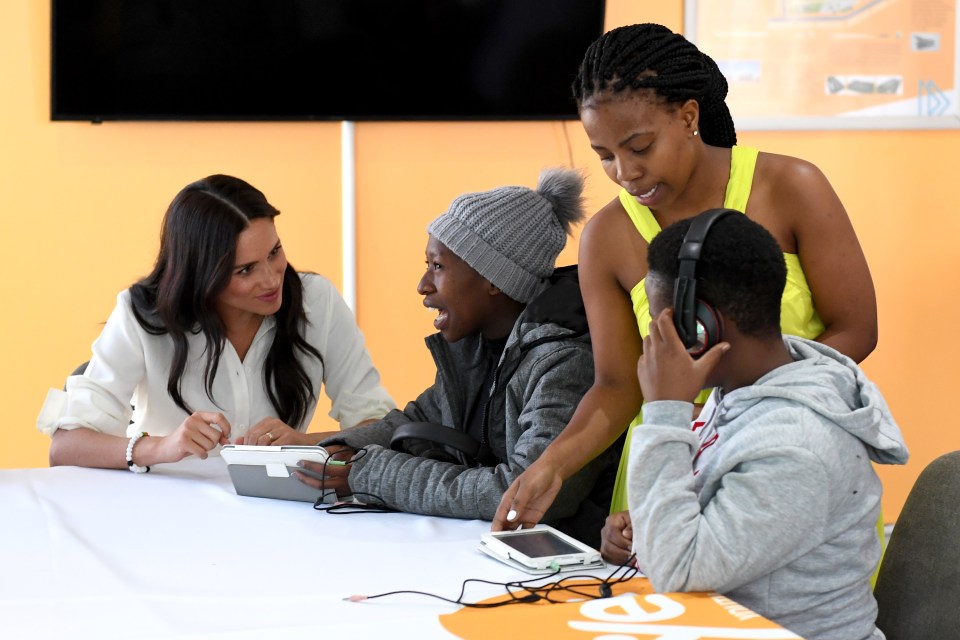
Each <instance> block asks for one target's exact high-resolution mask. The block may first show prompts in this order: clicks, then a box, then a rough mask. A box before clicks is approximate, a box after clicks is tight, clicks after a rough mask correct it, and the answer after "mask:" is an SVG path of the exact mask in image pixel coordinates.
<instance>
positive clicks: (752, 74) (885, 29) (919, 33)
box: [685, 0, 960, 126]
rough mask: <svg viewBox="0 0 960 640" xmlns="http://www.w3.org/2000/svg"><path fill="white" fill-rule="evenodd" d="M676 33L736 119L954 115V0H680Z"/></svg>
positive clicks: (958, 111) (956, 111) (919, 118)
mask: <svg viewBox="0 0 960 640" xmlns="http://www.w3.org/2000/svg"><path fill="white" fill-rule="evenodd" d="M685 31H686V33H687V35H688V37H689V38H690V39H691V40H692V41H694V42H695V43H696V44H697V46H698V47H699V48H700V49H701V50H702V51H704V52H705V53H707V54H708V55H710V57H712V58H713V59H714V60H715V61H716V62H717V64H718V65H719V67H720V70H721V71H722V72H723V74H724V76H726V78H727V80H728V83H729V85H730V92H729V95H728V96H727V104H728V105H729V107H730V111H731V113H732V115H733V117H734V120H735V121H736V122H737V123H738V126H739V124H740V123H741V122H742V121H747V120H749V119H754V118H776V119H778V120H779V121H780V122H781V123H789V121H790V120H791V119H798V118H821V119H823V118H842V120H843V121H856V120H858V119H865V118H870V117H897V118H904V117H910V118H912V119H914V120H916V121H918V122H922V121H923V120H925V119H926V120H927V121H929V120H931V119H936V118H938V117H957V116H958V115H960V108H958V101H957V74H958V70H957V62H956V61H957V41H956V40H957V3H956V2H955V0H829V1H823V0H817V1H814V0H785V1H781V2H771V1H770V0H765V1H760V0H711V1H710V2H691V1H690V0H688V2H687V15H686V29H685Z"/></svg>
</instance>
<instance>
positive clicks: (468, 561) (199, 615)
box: [0, 458, 529, 640]
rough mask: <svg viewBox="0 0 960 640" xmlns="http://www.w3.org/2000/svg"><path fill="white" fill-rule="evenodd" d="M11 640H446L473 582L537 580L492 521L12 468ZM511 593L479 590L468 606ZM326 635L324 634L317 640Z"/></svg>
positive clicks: (219, 469)
mask: <svg viewBox="0 0 960 640" xmlns="http://www.w3.org/2000/svg"><path fill="white" fill-rule="evenodd" d="M0 514H2V515H0V638H4V639H10V640H14V639H20V638H57V639H58V640H60V639H64V638H97V639H110V638H124V639H127V638H171V637H173V638H231V639H232V638H280V637H287V638H290V637H297V638H299V637H311V638H325V637H334V636H327V635H326V634H337V636H336V637H341V638H371V637H385V638H418V639H420V638H438V637H439V638H450V637H453V636H452V635H451V634H449V633H448V632H447V631H446V630H445V629H444V628H443V627H442V626H441V625H440V623H439V621H438V615H439V614H442V613H450V612H452V611H455V610H456V609H457V607H455V606H453V605H448V604H445V603H443V602H440V601H438V600H433V599H430V598H426V597H422V596H411V595H402V596H394V597H388V598H383V599H376V600H372V601H368V602H364V603H351V602H345V601H344V600H343V598H344V597H346V596H349V595H351V594H374V593H381V592H386V591H393V590H398V589H414V590H422V591H429V592H432V593H437V594H440V595H444V596H446V597H450V598H455V597H456V595H457V593H458V592H459V590H460V584H461V581H462V580H463V579H464V578H467V577H481V578H486V579H490V580H497V581H501V582H502V581H506V580H515V579H521V578H526V577H529V576H526V574H522V573H519V572H517V571H515V570H513V569H511V568H509V567H507V566H505V565H501V564H500V563H498V562H496V561H495V560H492V559H491V558H488V557H487V556H485V555H483V554H481V553H480V552H479V551H477V550H476V548H477V544H478V542H479V539H480V534H481V533H483V532H484V531H487V530H488V529H489V523H488V522H482V521H464V520H455V519H450V518H432V517H425V516H417V515H410V514H398V513H391V514H374V513H363V514H359V515H332V514H326V513H321V512H318V511H315V510H314V509H313V508H312V505H310V504H308V503H305V502H288V501H283V500H269V499H261V498H248V497H241V496H237V495H236V493H235V492H234V489H233V485H232V484H231V483H230V480H229V477H228V475H227V473H226V469H225V466H224V464H223V461H222V459H220V458H211V459H209V460H207V461H200V460H197V459H191V460H188V461H184V462H182V463H178V464H176V465H160V466H157V467H155V468H154V469H153V471H151V473H149V474H146V475H136V474H133V473H129V472H127V471H108V470H97V469H80V468H75V467H57V468H52V469H17V470H0ZM498 593H500V592H499V591H498V590H497V589H495V588H492V587H491V588H485V587H478V588H476V589H472V590H470V591H468V598H469V599H470V600H477V599H481V598H484V597H489V596H491V595H496V594H498ZM321 634H323V635H321Z"/></svg>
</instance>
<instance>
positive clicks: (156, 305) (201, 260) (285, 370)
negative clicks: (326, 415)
mask: <svg viewBox="0 0 960 640" xmlns="http://www.w3.org/2000/svg"><path fill="white" fill-rule="evenodd" d="M279 214H280V211H278V210H277V209H276V208H274V207H273V206H272V205H271V204H270V203H269V202H267V199H266V197H265V196H264V195H263V193H261V192H260V191H259V190H257V189H255V188H254V187H252V186H250V185H249V184H247V183H246V182H244V181H243V180H240V179H239V178H234V177H231V176H224V175H213V176H209V177H207V178H204V179H202V180H198V181H196V182H194V183H192V184H189V185H187V186H186V187H184V188H183V189H182V190H181V191H180V193H178V194H177V195H176V197H175V198H174V199H173V202H171V203H170V206H169V207H168V208H167V213H166V215H165V216H164V218H163V230H162V232H161V235H160V253H159V254H158V255H157V261H156V264H155V265H154V267H153V271H152V272H150V274H149V275H148V276H146V277H145V278H143V279H141V280H140V281H138V282H137V283H136V284H134V285H133V286H132V287H130V293H131V298H132V306H133V314H134V316H135V317H136V319H137V322H139V323H140V326H142V327H143V328H144V330H145V331H147V332H148V333H151V334H153V335H163V334H169V336H170V338H171V339H172V340H173V344H174V352H173V358H172V359H171V363H170V377H169V378H168V380H167V391H168V392H169V393H170V396H171V397H172V398H173V401H174V402H175V403H176V404H177V406H178V407H180V408H181V409H183V410H184V411H186V412H187V413H188V414H189V413H192V412H193V410H192V409H191V408H190V407H188V406H187V404H186V402H184V400H183V395H182V394H181V391H180V383H181V381H182V379H183V372H184V368H185V366H186V362H187V349H188V343H187V335H188V334H197V333H203V335H204V338H205V339H206V349H205V350H204V352H205V353H206V367H205V372H204V386H205V388H206V392H207V397H208V398H210V400H211V401H214V399H213V380H214V378H215V377H216V375H217V367H218V366H219V364H220V356H221V354H222V353H223V348H224V343H225V341H226V330H225V327H224V324H223V321H222V320H221V318H220V316H219V315H218V314H217V311H216V306H215V305H216V301H217V297H218V296H219V295H220V293H221V292H222V291H223V290H224V289H225V288H226V287H227V285H228V284H229V282H230V277H231V272H232V270H233V265H234V260H235V258H236V252H237V237H238V236H239V235H240V233H241V232H242V231H243V230H244V229H246V228H247V227H248V226H249V225H250V221H251V220H256V219H258V218H269V219H271V220H272V219H273V218H274V217H276V216H277V215H279ZM274 317H275V318H276V323H277V324H276V333H275V334H274V338H273V344H272V345H271V346H270V351H269V353H268V354H267V358H266V362H265V365H264V370H263V379H264V384H265V386H266V389H267V393H268V394H269V396H270V402H271V404H273V407H274V409H276V411H277V415H278V416H279V418H280V419H281V420H283V421H284V422H285V423H287V424H289V425H290V426H292V427H294V428H297V427H298V426H299V425H300V423H301V422H303V420H304V418H305V417H306V414H307V407H308V406H309V404H310V403H311V402H313V401H314V400H315V399H316V391H315V389H314V383H313V381H311V380H310V377H309V376H308V375H307V372H306V369H305V368H304V366H303V365H302V364H301V363H300V361H299V360H298V359H297V357H296V356H297V351H300V352H303V353H304V354H307V355H310V356H313V357H316V358H318V359H320V360H321V362H322V360H323V358H322V357H321V355H320V352H319V351H317V350H316V349H315V348H314V347H313V346H311V345H310V344H309V343H308V342H307V341H306V340H305V339H304V337H303V331H304V327H305V324H306V322H307V320H306V316H305V315H304V311H303V285H302V283H301V282H300V277H299V276H298V275H297V272H296V271H295V270H294V268H293V267H292V266H291V265H290V264H289V263H287V268H286V271H285V272H284V276H283V302H282V303H281V305H280V310H279V311H277V313H276V314H275V316H274ZM214 402H215V401H214Z"/></svg>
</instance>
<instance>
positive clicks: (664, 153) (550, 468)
mask: <svg viewBox="0 0 960 640" xmlns="http://www.w3.org/2000/svg"><path fill="white" fill-rule="evenodd" d="M573 93H574V97H575V98H576V100H577V103H578V105H579V110H580V121H581V123H582V124H583V127H584V130H585V131H586V133H587V137H588V138H589V139H590V145H591V147H592V148H593V149H594V151H595V152H596V153H597V155H598V156H599V158H600V164H601V165H602V166H603V169H604V171H605V172H606V174H607V177H609V178H610V179H611V180H612V181H613V182H615V183H616V184H617V185H619V186H620V193H619V194H618V196H617V197H616V198H614V199H613V201H611V202H610V203H608V204H607V205H606V206H604V207H603V208H602V209H600V211H598V212H597V213H596V214H595V215H594V216H593V218H591V219H590V221H589V222H588V223H587V225H586V226H585V227H584V231H583V234H582V235H581V239H580V257H579V264H580V282H581V286H582V288H583V298H584V303H585V305H586V309H587V318H588V321H589V324H590V334H591V336H592V337H593V353H594V365H595V370H596V378H595V381H594V384H593V386H592V387H591V389H590V390H589V391H588V392H587V393H586V395H584V397H583V400H582V401H581V402H580V405H579V406H578V408H577V411H576V413H575V414H574V416H573V419H572V420H571V421H570V423H569V424H568V425H567V428H566V429H564V431H563V432H562V433H561V434H560V436H559V437H558V438H557V439H556V440H555V441H554V442H553V443H552V444H551V445H550V446H549V447H548V448H547V449H546V451H544V453H543V455H542V456H541V457H540V458H539V459H538V460H537V461H536V462H535V463H534V464H533V465H531V466H530V467H529V468H528V469H527V470H526V471H525V472H524V474H523V475H521V476H520V477H519V478H517V479H516V481H514V483H513V484H512V485H511V487H510V489H508V490H507V492H506V493H505V494H504V497H503V500H502V501H501V503H500V508H499V509H498V511H497V516H496V518H495V519H494V527H495V528H515V527H517V526H519V525H521V524H522V525H529V524H533V523H535V522H537V521H538V520H539V519H540V518H541V517H542V515H543V513H544V512H545V510H546V509H547V508H548V507H549V506H550V504H551V503H552V501H553V499H554V496H555V495H556V492H557V489H558V488H559V487H560V485H561V483H562V481H563V480H564V479H566V478H568V477H570V476H571V475H572V474H574V473H576V472H577V470H578V469H580V468H581V467H582V466H583V465H584V464H585V463H586V462H587V461H589V460H591V459H592V458H593V457H594V456H596V455H598V454H599V453H600V452H602V451H604V450H605V449H606V448H607V447H608V446H610V444H611V443H613V442H614V441H615V440H616V439H617V438H618V437H620V436H621V434H623V433H624V431H625V430H626V429H627V428H628V426H633V425H637V424H639V423H640V422H641V419H640V415H639V412H640V407H641V405H642V403H643V397H642V394H641V391H640V385H639V383H638V381H637V375H636V366H637V360H638V359H639V357H640V354H641V351H642V344H643V337H644V336H646V335H647V334H648V327H649V324H650V310H649V309H650V307H649V302H648V300H647V297H646V293H645V292H644V280H645V278H646V274H647V266H646V258H647V247H648V246H649V244H650V242H651V241H652V239H653V238H654V236H656V235H657V233H659V232H660V229H661V228H665V227H667V226H668V225H670V224H672V223H674V222H677V221H678V220H684V219H687V218H691V217H693V216H695V215H697V214H699V213H700V212H702V211H705V210H707V209H713V208H720V207H725V208H729V209H735V210H737V211H740V212H743V213H744V214H745V215H746V216H747V217H748V218H750V219H752V220H753V221H755V222H757V223H759V224H761V225H763V226H764V227H765V228H766V229H767V230H768V231H769V232H770V233H771V234H772V235H773V237H774V238H775V239H776V240H777V243H778V244H779V246H780V248H781V250H782V251H783V255H784V260H785V262H786V265H787V286H786V288H785V290H784V293H783V299H782V305H781V316H780V321H781V328H782V331H783V333H786V334H790V335H797V336H801V337H804V338H808V339H815V340H818V341H820V342H822V343H824V344H826V345H829V346H831V347H833V348H835V349H837V350H838V351H840V352H841V353H843V354H845V355H847V356H849V357H850V358H853V359H854V360H855V361H857V362H860V361H861V360H863V359H864V358H866V357H867V355H869V354H870V352H871V351H873V349H874V347H875V346H876V342H877V305H876V296H875V293H874V288H873V281H872V279H871V277H870V271H869V269H868V267H867V262H866V259H865V257H864V255H863V250H862V249H861V248H860V244H859V242H858V240H857V236H856V233H855V232H854V229H853V225H852V224H851V223H850V219H849V217H848V216H847V212H846V211H845V210H844V208H843V204H842V203H841V202H840V199H839V198H838V197H837V194H836V193H835V192H834V190H833V188H832V187H831V185H830V183H829V181H828V180H827V178H826V177H825V176H824V175H823V173H822V172H821V171H820V170H819V169H818V168H817V167H815V166H814V165H813V164H811V163H809V162H807V161H804V160H800V159H798V158H793V157H789V156H782V155H776V154H772V153H760V152H758V150H757V149H753V148H750V147H743V146H737V135H736V130H735V128H734V123H733V119H732V118H731V116H730V111H729V109H728V108H727V105H726V102H725V99H726V95H727V82H726V80H725V79H724V77H723V75H722V74H721V73H720V70H719V68H718V67H717V65H716V63H715V62H714V61H713V60H712V59H711V58H710V57H709V56H708V55H706V54H704V53H703V52H701V51H700V50H699V49H697V47H696V46H695V45H694V44H692V43H691V42H689V41H688V40H686V39H685V38H684V37H683V36H682V35H680V34H677V33H674V32H672V31H671V30H670V29H667V28H666V27H663V26H661V25H657V24H639V25H632V26H627V27H620V28H618V29H614V30H612V31H609V32H608V33H606V34H604V35H603V36H602V37H601V38H600V39H598V40H597V41H596V42H594V43H593V44H591V45H590V47H589V48H588V49H587V52H586V54H585V56H584V59H583V62H582V64H581V66H580V70H579V73H578V74H577V77H576V80H575V81H574V86H573ZM701 402H702V400H701ZM629 445H630V435H629V434H628V435H627V438H626V445H625V451H624V455H623V457H622V458H621V468H620V475H619V476H618V482H617V488H616V490H615V492H614V500H613V511H619V510H623V509H626V491H625V483H624V482H623V480H624V479H625V476H626V464H625V462H626V460H627V451H628V449H629Z"/></svg>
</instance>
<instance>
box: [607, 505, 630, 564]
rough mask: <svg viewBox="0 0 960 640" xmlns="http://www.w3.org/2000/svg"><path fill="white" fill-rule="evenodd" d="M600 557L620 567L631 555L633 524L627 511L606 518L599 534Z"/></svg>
mask: <svg viewBox="0 0 960 640" xmlns="http://www.w3.org/2000/svg"><path fill="white" fill-rule="evenodd" d="M600 555H601V556H603V559H604V560H606V561H607V562H609V563H611V564H616V565H622V564H625V563H626V562H627V560H629V559H630V556H632V555H633V523H632V522H631V521H630V512H629V511H618V512H617V513H611V514H610V515H609V516H607V521H606V522H605V523H604V524H603V530H602V531H601V532H600Z"/></svg>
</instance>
